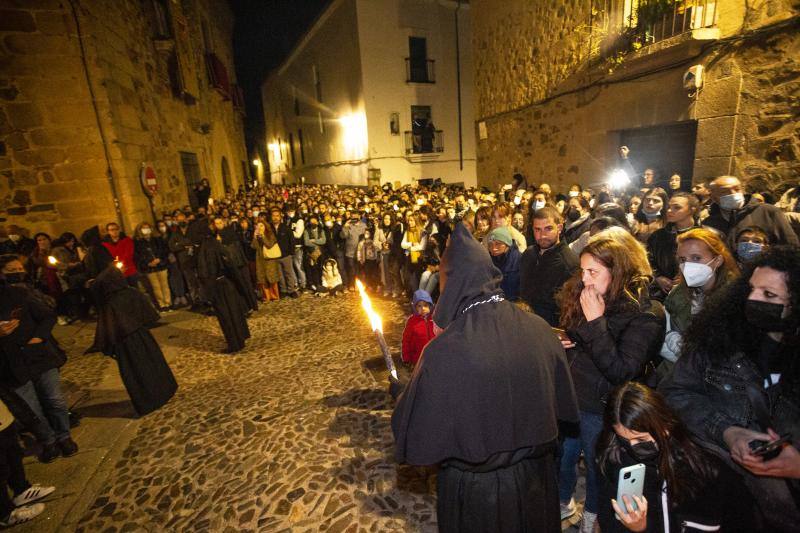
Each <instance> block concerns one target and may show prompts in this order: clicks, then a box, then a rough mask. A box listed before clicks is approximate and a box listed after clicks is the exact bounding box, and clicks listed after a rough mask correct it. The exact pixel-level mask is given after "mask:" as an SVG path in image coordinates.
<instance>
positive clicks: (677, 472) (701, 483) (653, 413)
mask: <svg viewBox="0 0 800 533" xmlns="http://www.w3.org/2000/svg"><path fill="white" fill-rule="evenodd" d="M616 425H620V426H624V427H625V428H627V429H630V430H633V431H636V432H640V433H649V434H650V435H651V436H652V437H653V439H655V441H656V445H657V446H658V452H659V453H658V472H659V474H660V475H661V476H663V477H664V481H666V482H667V493H668V494H669V496H670V500H671V503H672V505H673V506H676V505H678V504H679V503H681V502H686V501H692V500H695V499H697V497H698V496H699V495H700V494H699V493H700V491H702V490H703V488H704V487H705V486H707V484H708V482H710V481H712V480H713V479H714V478H716V476H717V474H718V469H717V465H716V464H715V463H714V462H712V461H710V460H709V456H708V455H707V454H705V453H703V451H702V450H701V449H700V447H699V446H698V445H697V444H695V443H694V442H693V441H692V440H691V438H689V431H688V430H687V429H686V426H685V425H684V423H683V421H681V419H680V418H679V417H678V415H676V414H675V412H674V411H673V410H672V409H670V407H669V406H668V405H667V402H666V401H665V400H664V397H663V396H662V395H661V394H659V393H658V392H657V391H655V390H654V389H651V388H650V387H647V386H646V385H642V384H641V383H635V382H633V381H629V382H628V383H625V384H623V385H620V386H619V387H617V388H616V389H614V390H613V391H612V392H611V395H610V396H609V398H608V403H607V404H606V409H605V412H604V413H603V429H602V430H601V432H600V435H599V436H598V438H597V448H596V457H597V464H598V466H599V467H600V471H601V472H602V473H603V475H605V476H608V473H609V470H610V468H609V467H610V466H611V464H612V463H613V464H617V465H620V461H621V459H620V452H621V450H622V439H621V438H620V437H619V436H618V435H617V433H616V431H614V426H616Z"/></svg>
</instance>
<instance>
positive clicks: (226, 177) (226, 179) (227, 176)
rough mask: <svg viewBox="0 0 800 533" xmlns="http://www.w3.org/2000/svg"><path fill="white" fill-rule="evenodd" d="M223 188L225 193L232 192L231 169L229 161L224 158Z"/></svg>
mask: <svg viewBox="0 0 800 533" xmlns="http://www.w3.org/2000/svg"><path fill="white" fill-rule="evenodd" d="M222 186H223V187H224V188H225V193H226V194H227V193H229V192H231V191H232V188H231V169H230V167H229V166H228V159H227V158H226V157H225V156H222Z"/></svg>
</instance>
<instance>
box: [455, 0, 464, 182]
mask: <svg viewBox="0 0 800 533" xmlns="http://www.w3.org/2000/svg"><path fill="white" fill-rule="evenodd" d="M459 9H461V0H458V4H457V5H456V12H455V27H456V91H457V94H458V168H459V170H464V144H463V142H464V138H463V133H462V131H461V47H460V43H459V36H458V11H459Z"/></svg>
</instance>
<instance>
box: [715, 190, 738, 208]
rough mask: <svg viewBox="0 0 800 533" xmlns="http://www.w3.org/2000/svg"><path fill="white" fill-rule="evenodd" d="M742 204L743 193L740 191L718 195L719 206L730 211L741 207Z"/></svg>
mask: <svg viewBox="0 0 800 533" xmlns="http://www.w3.org/2000/svg"><path fill="white" fill-rule="evenodd" d="M743 205H744V194H742V193H740V192H735V193H733V194H726V195H725V196H720V198H719V206H720V207H721V208H722V209H725V210H727V211H732V210H734V209H741V208H742V206H743Z"/></svg>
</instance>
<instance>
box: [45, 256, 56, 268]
mask: <svg viewBox="0 0 800 533" xmlns="http://www.w3.org/2000/svg"><path fill="white" fill-rule="evenodd" d="M47 262H48V263H50V264H51V265H54V266H55V265H57V264H58V259H56V258H55V257H53V256H52V255H50V256H48V257H47Z"/></svg>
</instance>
